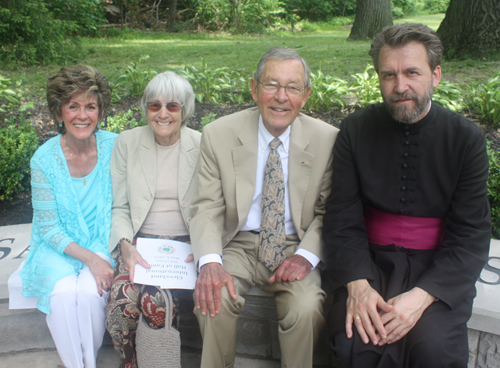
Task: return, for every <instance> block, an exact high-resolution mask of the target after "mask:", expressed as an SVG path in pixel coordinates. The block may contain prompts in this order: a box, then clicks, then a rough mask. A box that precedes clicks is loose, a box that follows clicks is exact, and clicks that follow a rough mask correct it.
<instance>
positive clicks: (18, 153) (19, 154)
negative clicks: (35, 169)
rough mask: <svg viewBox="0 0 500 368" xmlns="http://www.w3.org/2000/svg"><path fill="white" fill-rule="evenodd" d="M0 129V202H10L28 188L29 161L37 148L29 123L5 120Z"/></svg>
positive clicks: (13, 119) (34, 135)
mask: <svg viewBox="0 0 500 368" xmlns="http://www.w3.org/2000/svg"><path fill="white" fill-rule="evenodd" d="M5 123H6V124H8V126H7V128H5V129H0V200H1V201H3V200H11V199H12V198H13V196H14V195H16V194H18V193H21V192H23V191H25V190H26V189H28V188H29V186H30V159H31V156H33V154H34V153H35V151H36V150H37V148H38V140H37V137H36V132H35V128H33V126H32V125H31V121H30V120H28V119H24V117H23V116H21V117H20V118H19V123H18V124H17V126H16V118H15V117H14V118H12V119H11V120H6V121H5Z"/></svg>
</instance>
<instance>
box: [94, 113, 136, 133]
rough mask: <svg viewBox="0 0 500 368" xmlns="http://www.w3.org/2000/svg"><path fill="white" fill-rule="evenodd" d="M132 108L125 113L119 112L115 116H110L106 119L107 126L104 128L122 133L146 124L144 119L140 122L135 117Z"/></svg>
mask: <svg viewBox="0 0 500 368" xmlns="http://www.w3.org/2000/svg"><path fill="white" fill-rule="evenodd" d="M133 113H134V112H133V111H132V110H128V111H127V112H125V113H118V114H116V115H115V116H108V118H107V119H106V127H105V128H103V129H104V130H107V131H108V132H112V133H116V134H120V133H121V132H122V131H124V130H128V129H134V128H135V127H138V126H141V125H145V122H144V121H142V120H141V121H140V122H138V121H137V120H135V119H134V117H133V116H132V115H133Z"/></svg>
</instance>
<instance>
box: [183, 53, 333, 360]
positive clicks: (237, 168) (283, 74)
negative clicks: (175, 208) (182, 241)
mask: <svg viewBox="0 0 500 368" xmlns="http://www.w3.org/2000/svg"><path fill="white" fill-rule="evenodd" d="M250 83H251V87H252V97H253V99H254V100H255V101H256V102H257V104H258V108H251V109H248V110H245V111H242V112H239V113H236V114H233V115H229V116H226V117H223V118H221V119H218V120H217V121H215V122H213V123H211V124H209V125H208V126H206V127H205V128H204V129H203V135H202V141H201V152H200V167H199V169H198V173H197V194H196V195H195V197H194V199H193V202H192V210H193V218H192V220H191V222H190V233H191V240H192V246H193V253H194V256H195V259H196V262H198V267H199V269H200V274H199V276H198V280H197V283H196V289H195V299H196V307H195V314H196V316H197V318H198V321H199V323H200V328H201V333H202V336H203V353H202V361H201V366H202V367H214V368H215V367H217V368H220V367H232V366H233V364H234V357H235V349H236V324H237V321H238V317H239V313H240V311H241V308H242V307H243V305H244V303H245V299H244V298H243V297H242V295H245V294H246V293H247V291H248V290H249V289H250V288H251V287H252V286H253V285H255V284H257V285H259V286H260V287H261V288H262V289H263V290H265V291H267V292H271V293H275V300H276V304H277V311H278V317H279V320H280V325H279V340H280V346H281V355H282V365H283V366H284V367H300V368H306V367H312V357H313V350H314V346H315V344H316V341H317V339H318V336H319V333H320V332H321V330H322V328H323V326H324V318H323V302H324V297H325V293H324V292H323V290H322V289H321V279H320V272H319V269H318V266H319V263H320V262H321V260H322V258H323V252H322V247H323V244H322V240H321V230H322V223H323V221H322V218H323V213H324V202H325V200H326V198H327V197H328V195H329V193H330V183H331V175H332V172H331V161H332V148H333V144H334V142H335V138H336V136H337V132H338V130H337V129H336V128H334V127H332V126H330V125H328V124H326V123H324V122H322V121H319V120H316V119H313V118H310V117H307V116H305V115H303V114H300V110H301V109H302V108H303V107H304V104H305V102H306V100H307V97H308V96H309V94H310V92H311V88H310V82H309V68H308V67H307V64H306V62H305V61H304V59H302V58H301V57H300V56H299V54H298V53H297V52H296V51H295V50H292V49H283V48H277V47H275V48H271V49H270V50H269V51H268V52H266V53H265V54H264V56H263V57H262V58H261V60H260V61H259V64H258V66H257V71H256V72H255V73H254V78H252V80H251V82H250ZM275 138H279V141H278V144H279V146H277V148H276V147H275V146H273V148H271V146H272V145H270V142H271V143H272V142H274V141H276V139H275ZM276 152H277V153H278V154H279V158H277V161H279V170H280V172H281V171H282V173H281V176H280V177H281V179H280V183H281V184H275V185H277V186H279V185H282V187H283V188H284V191H282V192H284V195H283V194H282V199H281V202H280V203H282V207H279V208H283V207H284V210H281V212H280V211H278V213H275V214H274V216H275V217H280V216H281V223H280V224H276V218H274V219H273V220H272V221H271V223H273V224H274V225H276V226H275V229H274V230H273V231H271V232H276V234H274V233H272V234H268V235H266V237H268V241H267V242H268V244H267V245H266V246H267V247H269V246H270V247H271V248H273V247H278V248H279V245H280V244H278V243H281V244H282V246H281V248H279V249H278V250H277V251H276V249H271V250H269V248H266V250H263V248H262V247H264V245H261V242H262V241H263V239H262V238H263V237H264V236H263V235H262V234H263V233H267V232H269V228H268V226H267V225H266V226H264V225H263V223H264V218H267V216H263V215H262V214H263V209H264V207H266V205H264V204H262V203H269V201H271V202H272V203H271V204H270V205H269V207H276V206H277V205H276V203H275V202H274V199H272V200H270V199H269V197H268V194H263V192H264V193H267V192H266V191H264V188H267V189H269V188H268V187H269V186H268V185H267V186H266V185H265V183H266V180H267V177H266V176H267V175H268V174H265V173H264V172H265V171H266V172H267V171H268V166H267V165H269V162H268V158H269V157H270V156H271V155H276ZM273 157H275V156H273ZM274 164H276V163H274ZM273 170H274V169H273ZM275 189H276V188H271V191H272V190H274V191H275V192H276V190H275ZM277 192H278V193H274V194H277V195H279V190H278V191H277ZM283 197H284V198H283ZM274 209H275V208H274ZM278 233H279V234H282V237H281V238H280V236H281V235H278ZM269 239H270V240H269ZM279 239H282V241H279ZM275 243H276V244H275ZM280 252H281V253H280ZM270 254H271V255H272V256H271V258H273V259H272V261H271V262H269V263H268V260H264V258H263V256H266V255H270ZM276 254H278V256H276ZM276 259H278V262H275V261H276ZM283 259H284V260H283Z"/></svg>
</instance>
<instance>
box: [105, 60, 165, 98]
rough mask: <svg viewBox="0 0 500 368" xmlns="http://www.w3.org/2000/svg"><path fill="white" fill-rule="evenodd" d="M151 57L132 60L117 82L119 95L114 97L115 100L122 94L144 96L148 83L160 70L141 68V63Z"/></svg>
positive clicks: (116, 89) (116, 91) (116, 90)
mask: <svg viewBox="0 0 500 368" xmlns="http://www.w3.org/2000/svg"><path fill="white" fill-rule="evenodd" d="M147 59H149V56H148V55H146V56H141V58H140V59H139V61H137V62H135V61H132V62H130V64H129V65H128V66H127V67H126V68H125V70H123V71H122V73H123V74H122V75H120V76H119V77H118V80H117V84H116V85H115V92H114V93H116V96H117V97H113V98H114V100H115V101H116V99H117V98H118V100H119V99H120V97H121V96H142V93H143V92H144V89H145V88H146V86H147V85H148V83H149V81H150V80H151V79H153V78H154V77H155V76H156V75H157V74H158V72H157V71H156V70H153V69H151V68H141V67H140V64H141V63H142V62H143V61H145V60H147Z"/></svg>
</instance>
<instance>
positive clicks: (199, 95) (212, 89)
mask: <svg viewBox="0 0 500 368" xmlns="http://www.w3.org/2000/svg"><path fill="white" fill-rule="evenodd" d="M179 74H180V75H182V76H183V77H184V78H186V79H187V80H188V81H189V82H190V83H191V85H192V86H193V89H194V92H195V98H196V100H197V101H198V102H200V103H204V102H211V103H214V104H220V103H224V102H239V103H242V102H244V101H245V99H246V98H247V97H248V95H251V94H250V93H249V87H246V88H245V87H244V86H245V85H248V82H247V81H246V80H245V78H243V77H242V75H241V73H240V72H238V71H229V68H228V67H222V68H217V69H210V68H209V66H208V64H207V62H206V61H205V58H201V68H200V69H199V70H198V69H197V68H196V67H194V66H190V65H186V66H185V67H184V69H183V70H181V71H180V72H179ZM238 86H242V87H243V88H244V89H243V91H242V92H240V91H239V90H238Z"/></svg>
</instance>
